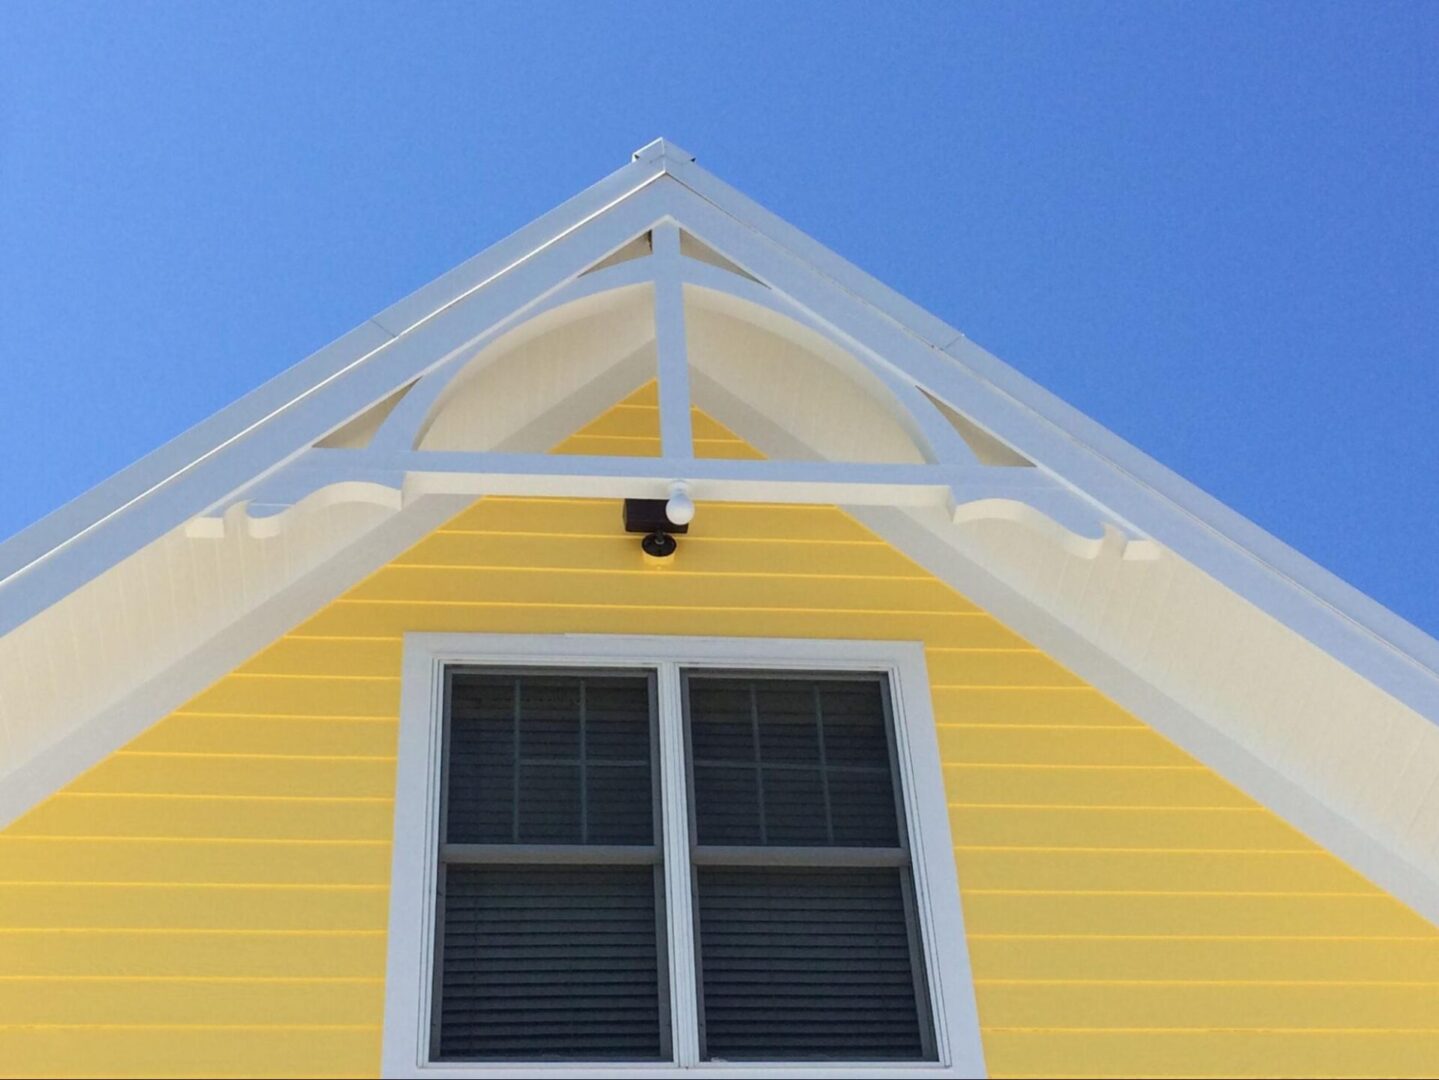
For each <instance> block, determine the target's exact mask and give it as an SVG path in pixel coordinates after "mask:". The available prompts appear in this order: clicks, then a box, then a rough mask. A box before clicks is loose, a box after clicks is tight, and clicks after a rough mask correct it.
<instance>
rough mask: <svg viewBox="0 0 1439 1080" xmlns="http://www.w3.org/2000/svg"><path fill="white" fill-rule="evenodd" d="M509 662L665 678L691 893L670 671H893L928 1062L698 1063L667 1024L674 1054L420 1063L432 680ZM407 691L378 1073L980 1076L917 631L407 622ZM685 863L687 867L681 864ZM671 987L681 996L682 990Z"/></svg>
mask: <svg viewBox="0 0 1439 1080" xmlns="http://www.w3.org/2000/svg"><path fill="white" fill-rule="evenodd" d="M486 663H490V664H518V665H524V666H537V667H545V666H548V667H557V668H570V667H578V668H585V667H610V668H613V667H635V668H643V669H648V670H653V671H656V672H657V674H658V679H659V694H658V698H659V701H658V704H659V709H660V717H659V724H660V734H661V739H660V748H661V756H662V760H661V784H662V791H663V801H664V807H665V809H664V812H663V819H664V828H665V852H666V859H667V865H666V877H667V891H668V892H669V893H670V894H671V895H672V896H674V897H675V898H677V899H678V898H680V897H683V898H685V899H686V900H687V898H688V896H689V836H688V828H689V826H688V818H687V813H688V811H687V806H686V800H685V795H684V785H685V782H686V781H685V766H684V756H683V755H684V740H683V731H682V726H681V725H682V723H683V720H682V717H681V715H680V693H679V669H680V668H681V667H684V668H701V667H715V668H722V669H726V670H733V669H751V670H768V671H874V672H881V673H883V674H885V675H887V676H888V679H889V683H890V688H891V697H892V700H893V705H894V722H895V729H894V731H895V744H896V751H897V756H898V759H899V766H900V774H901V786H902V787H903V789H904V805H905V813H906V823H907V826H908V833H909V838H910V848H911V865H912V871H913V874H914V881H915V895H916V900H917V907H918V909H919V912H918V914H919V920H920V938H921V941H922V943H923V950H924V956H925V964H926V969H927V974H928V977H929V982H930V996H931V1004H932V1010H933V1019H934V1027H935V1033H936V1042H937V1045H938V1050H939V1060H938V1061H937V1062H933V1063H922V1064H921V1063H903V1064H898V1063H883V1062H872V1063H871V1062H866V1063H853V1062H825V1063H823V1064H818V1063H808V1064H796V1063H793V1062H753V1063H749V1062H746V1063H729V1062H700V1061H698V1060H697V1056H698V1054H697V1050H698V1047H697V1043H696V1042H694V1040H693V1038H692V1037H691V1035H692V1034H693V1033H692V1032H691V1033H690V1034H684V1035H682V1033H681V1031H680V1029H679V1028H678V1027H677V1028H676V1031H675V1033H674V1034H675V1040H676V1058H675V1060H674V1061H673V1062H660V1063H653V1064H651V1063H647V1062H625V1063H616V1064H609V1065H600V1066H596V1065H588V1064H585V1063H563V1064H554V1065H551V1064H542V1063H532V1062H495V1063H475V1064H468V1063H466V1064H463V1065H461V1064H445V1065H437V1064H430V1063H429V1062H428V1042H429V1009H430V1000H429V995H430V982H431V976H430V963H431V959H430V958H431V950H432V944H431V943H432V941H433V925H432V919H433V910H434V899H433V893H434V881H435V857H434V852H435V850H436V848H437V843H436V837H437V835H438V828H439V817H438V815H439V800H438V777H439V747H440V741H441V740H440V731H441V719H442V718H441V714H440V709H441V702H440V686H441V677H442V673H443V670H444V667H445V665H447V664H469V665H475V664H486ZM404 680H405V681H404V686H403V688H402V691H401V714H400V739H399V754H400V761H399V769H398V774H397V786H396V792H395V800H396V804H395V834H394V843H393V851H394V855H393V867H392V874H391V895H390V925H389V939H388V960H387V972H386V980H385V986H386V991H385V1026H384V1038H383V1051H382V1074H383V1075H384V1076H386V1077H440V1078H455V1080H459V1078H464V1077H477V1076H478V1077H486V1076H505V1077H516V1078H522V1080H523V1078H539V1077H546V1078H548V1077H558V1076H567V1077H569V1076H573V1077H580V1078H611V1077H615V1078H618V1077H653V1078H655V1080H662V1078H672V1077H692V1078H696V1080H719V1078H733V1080H758V1078H760V1077H775V1076H782V1077H793V1078H795V1080H820V1078H830V1077H835V1078H839V1077H892V1078H895V1080H899V1078H909V1077H914V1078H920V1077H933V1078H940V1077H981V1076H984V1075H986V1073H985V1068H984V1055H983V1046H982V1044H981V1042H980V1036H979V1020H978V1013H977V1009H976V1006H975V999H974V987H973V978H972V975H971V972H970V966H969V952H968V939H967V938H966V937H965V934H964V912H963V909H962V907H961V904H960V891H959V880H958V874H957V870H956V867H955V861H954V848H953V839H952V837H951V834H950V828H949V812H948V807H947V805H946V799H945V793H944V777H943V771H942V768H941V765H940V757H939V746H938V737H937V733H936V731H935V725H934V717H933V714H932V713H931V711H930V705H929V698H930V693H929V678H928V674H927V671H926V668H925V663H924V647H923V645H922V643H919V642H902V641H850V640H804V639H794V638H707V637H681V636H638V635H599V634H559V635H529V634H422V633H412V634H406V635H405V659H404ZM676 861H680V862H682V863H683V864H684V871H683V873H682V874H680V873H677V872H676V870H675V867H674V863H675V862H676ZM669 936H670V939H671V947H672V949H673V948H674V945H675V943H676V942H677V941H678V940H679V939H681V938H683V940H684V942H685V943H686V945H687V946H688V948H689V949H690V952H689V953H688V954H685V955H683V956H681V957H679V958H678V959H677V958H676V955H675V954H674V953H672V954H671V968H670V970H671V973H672V978H673V980H674V981H672V983H671V991H672V993H675V991H676V990H678V989H679V988H681V987H688V990H686V991H683V993H684V996H685V998H686V1001H685V1002H683V1003H681V1004H680V1005H679V1007H678V1008H676V1010H675V1019H676V1021H677V1022H684V1023H692V1022H693V1020H692V1017H693V1015H694V1014H693V1010H694V1009H695V1007H696V1003H695V999H694V990H693V987H694V966H693V965H694V958H693V952H692V949H693V944H692V943H693V928H692V925H687V924H686V922H685V920H684V919H683V918H682V919H681V921H680V924H679V925H676V924H674V923H672V924H671V926H670V934H669ZM675 996H676V997H677V998H678V997H679V996H680V994H676V995H675Z"/></svg>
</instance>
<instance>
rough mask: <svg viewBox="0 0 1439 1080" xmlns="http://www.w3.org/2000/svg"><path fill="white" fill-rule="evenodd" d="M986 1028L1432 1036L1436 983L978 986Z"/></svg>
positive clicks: (1438, 998) (1437, 1007)
mask: <svg viewBox="0 0 1439 1080" xmlns="http://www.w3.org/2000/svg"><path fill="white" fill-rule="evenodd" d="M980 1001H981V1011H980V1021H981V1022H982V1023H983V1024H984V1025H985V1026H987V1027H990V1028H995V1027H1017V1028H1041V1027H1046V1026H1048V1025H1050V1024H1052V1023H1053V1022H1054V1018H1055V1017H1063V1018H1064V1022H1065V1024H1066V1025H1068V1026H1070V1027H1076V1028H1100V1029H1103V1028H1110V1029H1125V1028H1161V1029H1172V1028H1175V1027H1192V1028H1194V1029H1196V1030H1198V1031H1202V1030H1204V1029H1208V1028H1228V1029H1243V1028H1248V1029H1251V1030H1253V1029H1266V1028H1268V1029H1274V1028H1287V1027H1294V1026H1297V1025H1296V1022H1299V1023H1302V1025H1303V1026H1304V1027H1306V1028H1311V1029H1313V1030H1314V1031H1315V1032H1316V1033H1320V1034H1322V1033H1323V1032H1324V1031H1325V1030H1326V1029H1329V1030H1333V1029H1341V1030H1352V1029H1355V1028H1369V1029H1373V1030H1376V1031H1394V1030H1396V1029H1405V1028H1409V1029H1414V1030H1420V1031H1425V1030H1432V1029H1433V1028H1434V1027H1435V1022H1434V1018H1435V1017H1436V1016H1439V983H1436V984H1432V985H1412V984H1409V985H1392V984H1391V985H1388V986H1385V985H1380V984H1369V985H1362V986H1361V985H1355V984H1352V983H1344V982H1336V983H1327V984H1326V983H1289V984H1275V983H1265V982H1260V983H1235V982H1228V983H1223V984H1202V983H1200V984H1194V983H1191V984H1187V985H1186V984H1183V983H1174V982H1168V983H1155V982H1146V983H1105V982H1094V981H1080V982H1074V983H1020V982H1015V983H985V984H982V985H981V988H980Z"/></svg>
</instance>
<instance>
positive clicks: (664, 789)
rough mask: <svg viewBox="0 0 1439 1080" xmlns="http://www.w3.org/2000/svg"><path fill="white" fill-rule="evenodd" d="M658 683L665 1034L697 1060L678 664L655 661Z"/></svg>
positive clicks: (684, 1057) (678, 1057)
mask: <svg viewBox="0 0 1439 1080" xmlns="http://www.w3.org/2000/svg"><path fill="white" fill-rule="evenodd" d="M655 668H656V682H657V684H658V686H657V691H658V694H657V696H658V699H659V700H658V704H659V716H658V717H656V722H657V723H658V724H659V740H660V792H661V794H660V800H661V811H662V813H661V817H662V819H663V820H662V822H661V826H662V828H663V842H664V859H665V866H664V875H665V908H666V924H667V927H668V951H669V979H670V982H669V987H670V1039H671V1041H672V1045H673V1052H674V1060H675V1064H676V1065H678V1066H680V1068H682V1069H691V1068H694V1066H696V1065H698V1064H699V1060H700V1044H699V996H698V991H697V990H696V979H697V977H698V974H697V973H698V966H697V965H696V963H695V923H694V905H693V903H692V901H691V898H692V897H693V896H694V882H693V874H694V869H693V867H692V866H691V865H690V824H689V798H688V791H687V788H688V786H689V785H688V769H687V768H686V763H685V732H684V704H683V700H682V691H681V688H680V668H679V664H677V663H675V662H674V661H673V660H664V661H659V662H657V663H656V665H655Z"/></svg>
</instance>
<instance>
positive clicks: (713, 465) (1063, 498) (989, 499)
mask: <svg viewBox="0 0 1439 1080" xmlns="http://www.w3.org/2000/svg"><path fill="white" fill-rule="evenodd" d="M679 479H683V480H686V481H688V482H689V487H690V495H691V497H692V498H693V499H694V500H695V501H696V502H697V503H700V504H701V507H700V513H701V514H703V512H704V510H703V503H705V502H784V503H795V504H808V505H821V506H829V505H841V506H941V507H944V508H945V509H946V511H947V512H948V513H949V514H950V515H951V516H952V517H953V518H954V519H955V520H957V521H958V520H966V521H967V520H973V519H975V518H978V517H1014V516H1016V515H1015V512H1014V509H1013V508H1014V507H1016V506H1023V507H1028V508H1029V509H1030V510H1031V511H1035V512H1038V513H1039V514H1041V515H1043V516H1044V517H1045V518H1047V519H1049V520H1051V521H1053V522H1054V523H1056V524H1057V525H1059V526H1061V527H1063V528H1064V529H1066V530H1067V531H1069V532H1070V533H1073V534H1075V535H1076V536H1077V537H1080V538H1083V539H1089V540H1096V539H1099V538H1102V537H1103V536H1104V526H1105V524H1106V522H1105V520H1104V518H1103V517H1102V516H1100V515H1099V514H1098V513H1097V512H1096V511H1095V508H1094V507H1093V506H1092V505H1091V504H1090V503H1089V502H1088V501H1087V500H1085V499H1082V498H1080V497H1079V496H1077V495H1075V494H1074V493H1073V492H1072V491H1070V490H1069V489H1068V488H1067V487H1066V486H1065V485H1064V484H1063V483H1061V482H1059V481H1058V480H1056V479H1054V478H1053V477H1051V476H1048V475H1046V474H1045V473H1043V472H1041V471H1039V470H1037V469H1010V468H1003V467H998V466H992V465H932V464H926V465H897V464H856V463H854V462H831V461H735V460H730V459H703V460H699V459H694V458H667V457H657V458H641V457H618V456H594V457H591V456H580V455H568V454H565V455H557V454H514V453H502V452H490V453H471V452H459V451H424V450H416V451H409V452H405V453H381V452H376V451H366V450H341V449H328V448H327V449H317V450H311V451H309V452H308V453H306V454H305V455H304V456H303V457H302V458H300V459H299V460H297V461H296V462H294V463H293V464H291V465H290V466H289V467H288V468H286V469H285V470H284V471H283V472H282V473H280V474H278V475H276V476H275V477H273V478H271V479H270V480H268V481H266V482H265V483H263V484H260V485H256V486H255V487H254V488H253V489H251V490H250V491H248V492H247V493H246V501H247V503H248V505H249V506H250V507H253V510H254V511H258V513H254V514H252V517H253V518H254V519H258V520H263V518H264V517H265V516H270V515H274V514H279V513H281V512H283V511H284V510H285V509H286V508H287V507H289V506H293V505H294V504H296V503H298V502H299V501H300V500H301V499H304V498H306V497H307V496H309V495H311V494H313V493H314V492H316V491H319V490H321V489H323V488H327V487H330V486H333V485H339V484H360V485H376V484H379V485H384V486H387V487H391V488H396V489H400V490H403V492H404V499H405V501H406V502H408V501H409V500H410V499H411V498H413V497H416V496H419V495H472V496H481V495H511V496H535V497H564V498H590V499H624V498H651V499H659V498H665V497H667V496H668V494H669V489H670V485H671V484H672V483H674V481H676V480H679ZM225 520H226V521H227V522H228V521H232V520H235V519H234V518H233V517H232V516H231V515H230V514H228V513H227V514H226V515H225ZM196 534H197V535H199V534H200V533H199V531H198V530H197V533H196Z"/></svg>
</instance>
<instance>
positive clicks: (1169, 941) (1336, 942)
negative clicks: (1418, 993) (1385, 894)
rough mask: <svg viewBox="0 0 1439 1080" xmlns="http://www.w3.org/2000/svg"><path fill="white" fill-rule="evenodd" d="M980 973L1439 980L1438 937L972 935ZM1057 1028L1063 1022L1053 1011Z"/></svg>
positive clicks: (1011, 976)
mask: <svg viewBox="0 0 1439 1080" xmlns="http://www.w3.org/2000/svg"><path fill="white" fill-rule="evenodd" d="M969 947H970V950H971V957H972V959H973V961H974V972H975V976H976V978H981V979H990V978H1003V979H1092V978H1094V977H1095V975H1096V974H1097V973H1103V976H1104V978H1106V979H1152V978H1154V977H1156V976H1157V975H1159V974H1161V973H1162V974H1163V976H1164V978H1165V979H1167V980H1169V981H1197V982H1211V981H1236V980H1237V981H1240V982H1256V981H1275V982H1291V981H1299V982H1325V981H1344V982H1421V983H1434V982H1439V940H1436V939H1434V938H1433V937H1432V936H1431V937H1427V938H1424V939H1415V938H1398V939H1382V938H1372V937H1360V938H1332V937H1292V938H1274V937H1243V936H1229V937H1216V936H1209V937H1200V936H1193V937H1144V936H1138V935H1136V936H1132V937H1108V938H1106V937H1098V936H1093V935H1081V936H1076V937H1039V936H1036V937H1019V936H1016V937H988V936H985V935H982V934H976V933H971V934H970V935H969ZM1055 1023H1056V1025H1057V1026H1063V1024H1062V1023H1060V1018H1059V1017H1056V1019H1055Z"/></svg>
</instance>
